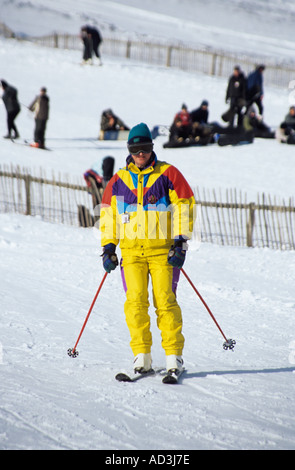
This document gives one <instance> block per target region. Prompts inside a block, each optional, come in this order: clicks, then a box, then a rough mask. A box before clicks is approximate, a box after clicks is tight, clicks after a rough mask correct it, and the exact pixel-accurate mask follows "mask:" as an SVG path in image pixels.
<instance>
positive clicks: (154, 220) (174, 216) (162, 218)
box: [100, 123, 195, 374]
mask: <svg viewBox="0 0 295 470" xmlns="http://www.w3.org/2000/svg"><path fill="white" fill-rule="evenodd" d="M127 147H128V150H129V152H130V154H129V156H128V157H127V160H126V166H125V167H124V168H122V169H120V170H119V171H118V172H117V173H116V174H115V175H114V176H113V177H112V179H111V180H110V182H109V184H108V185H107V187H106V189H105V192H104V195H103V200H102V209H101V221H100V222H101V224H100V229H101V244H102V247H103V255H102V256H103V266H104V269H105V270H106V271H107V272H111V271H112V270H114V269H115V268H116V267H117V266H118V258H117V255H116V253H115V251H116V247H117V245H119V244H120V248H121V255H122V259H121V275H122V280H123V285H124V289H125V292H126V302H125V306H124V310H125V316H126V322H127V326H128V328H129V332H130V336H131V342H130V346H131V349H132V352H133V354H134V372H135V373H141V374H143V373H146V372H149V371H150V370H151V368H152V357H151V346H152V336H151V332H150V317H149V314H148V308H149V300H148V280H149V277H151V282H152V288H153V301H154V307H155V309H156V314H157V324H158V327H159V329H160V330H161V335H162V346H163V349H164V351H165V355H166V368H167V371H174V372H175V373H176V374H178V373H180V372H181V371H182V370H183V359H182V352H183V347H184V337H183V334H182V313H181V309H180V307H179V305H178V303H177V300H176V287H177V282H178V279H179V274H180V268H181V267H182V266H183V263H184V261H185V256H186V250H187V243H186V242H187V240H188V239H189V238H190V237H191V234H192V230H193V222H194V220H193V219H194V204H195V199H194V195H193V191H192V189H191V188H190V186H189V185H188V183H187V181H186V180H185V178H184V177H183V175H182V174H181V173H180V172H179V171H178V170H177V169H176V168H175V167H174V166H172V165H170V164H168V163H166V162H161V161H159V160H158V159H157V156H156V154H155V153H154V151H153V142H152V136H151V133H150V130H149V128H148V127H147V125H146V124H144V123H140V124H138V125H136V126H135V127H133V128H132V129H131V131H130V132H129V137H128V143H127Z"/></svg>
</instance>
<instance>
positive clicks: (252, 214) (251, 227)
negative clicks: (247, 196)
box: [247, 202, 255, 246]
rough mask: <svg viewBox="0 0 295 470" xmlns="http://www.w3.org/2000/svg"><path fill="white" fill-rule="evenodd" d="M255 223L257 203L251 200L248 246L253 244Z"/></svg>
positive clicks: (248, 220)
mask: <svg viewBox="0 0 295 470" xmlns="http://www.w3.org/2000/svg"><path fill="white" fill-rule="evenodd" d="M254 223H255V203H254V202H250V204H249V207H248V219H247V246H253V230H254Z"/></svg>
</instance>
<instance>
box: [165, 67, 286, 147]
mask: <svg viewBox="0 0 295 470" xmlns="http://www.w3.org/2000/svg"><path fill="white" fill-rule="evenodd" d="M264 70H265V66H264V65H258V66H257V67H256V68H255V70H253V71H252V72H251V73H250V74H249V75H248V77H245V74H244V73H243V72H242V70H241V68H240V66H238V65H237V66H235V67H234V70H233V73H232V75H231V76H230V78H229V80H228V84H227V89H226V95H225V102H226V103H227V104H228V105H229V108H228V109H227V111H226V112H224V113H223V114H222V116H221V118H222V120H223V121H224V122H225V123H228V125H227V126H226V125H220V124H219V123H218V122H209V121H208V117H209V108H208V107H209V102H208V100H203V101H202V102H201V104H200V106H199V107H198V108H197V109H195V110H193V111H190V112H189V111H188V108H187V106H186V105H185V104H183V105H182V107H181V110H180V111H179V112H178V113H177V114H176V115H175V116H174V119H173V122H172V125H171V126H170V134H169V141H168V142H166V143H165V144H164V147H165V148H167V147H186V146H191V145H207V144H208V143H214V142H217V143H218V145H220V146H224V145H239V144H248V143H252V142H253V141H254V139H255V137H260V138H265V139H273V138H275V137H277V138H278V140H279V141H280V142H286V143H289V144H292V143H295V137H293V128H292V112H293V111H292V108H293V107H291V108H290V109H289V112H288V114H287V116H286V117H285V119H284V121H283V122H282V123H281V125H280V126H279V128H278V129H277V130H276V131H274V130H272V129H271V128H270V126H268V125H267V124H266V123H265V122H264V120H263V111H264V109H263V95H264V89H263V72H264ZM294 109H295V108H294ZM290 122H291V124H290ZM288 123H289V124H288Z"/></svg>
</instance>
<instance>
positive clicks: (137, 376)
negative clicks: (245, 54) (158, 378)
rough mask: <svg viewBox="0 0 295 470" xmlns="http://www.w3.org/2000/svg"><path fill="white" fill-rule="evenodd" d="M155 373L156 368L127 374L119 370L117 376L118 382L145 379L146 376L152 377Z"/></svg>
mask: <svg viewBox="0 0 295 470" xmlns="http://www.w3.org/2000/svg"><path fill="white" fill-rule="evenodd" d="M155 374H156V371H155V370H154V369H151V370H149V371H147V372H143V373H140V372H134V373H133V374H130V375H128V374H125V373H124V372H119V373H118V374H117V375H116V377H115V378H116V380H118V382H136V381H137V380H140V379H143V378H145V377H150V376H151V375H155Z"/></svg>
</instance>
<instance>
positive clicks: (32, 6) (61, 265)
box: [0, 0, 295, 452]
mask: <svg viewBox="0 0 295 470" xmlns="http://www.w3.org/2000/svg"><path fill="white" fill-rule="evenodd" d="M1 3H2V4H3V5H1V15H2V18H4V19H6V18H5V14H6V13H5V12H7V11H8V7H9V8H10V10H9V20H10V22H9V21H7V19H6V21H7V23H8V25H9V26H10V24H11V25H12V26H13V25H14V24H16V23H17V21H19V24H20V27H19V31H22V32H25V33H28V32H30V30H31V29H32V28H33V25H35V26H36V25H37V24H38V22H37V21H34V22H33V23H28V22H27V21H29V18H30V19H32V18H33V16H34V15H33V13H34V12H35V11H39V16H40V19H42V18H43V17H44V18H45V19H44V21H45V22H47V24H48V30H49V29H50V30H51V29H53V26H52V25H53V23H54V26H55V27H57V26H58V25H59V24H61V23H59V21H60V19H61V18H64V22H63V26H64V25H65V24H71V27H72V28H74V27H77V25H78V22H79V21H80V20H81V16H80V13H79V12H81V11H82V9H81V8H80V9H79V8H78V7H79V2H78V3H75V4H72V2H71V9H70V11H71V13H68V17H66V16H65V12H66V11H68V8H67V6H68V3H69V2H66V1H65V0H63V1H59V2H55V1H52V0H51V1H50V2H46V1H42V2H41V1H40V2H39V1H34V2H33V1H31V2H27V3H25V2H22V5H24V7H23V8H24V9H25V8H26V9H29V11H30V15H28V16H27V17H24V19H23V21H22V22H21V19H20V15H19V14H15V13H16V12H17V13H19V8H20V7H19V6H18V5H20V4H18V2H13V1H10V2H7V1H6V2H1ZM118 3H119V4H120V5H124V4H125V3H126V4H128V6H129V7H130V8H131V7H132V8H133V10H132V11H133V13H134V14H135V13H136V12H135V10H134V8H135V5H138V4H140V5H141V7H140V8H141V9H144V8H147V9H148V10H149V8H148V7H146V6H143V5H148V6H149V7H151V6H153V7H154V12H153V14H151V12H148V13H149V15H147V18H146V26H145V27H148V26H150V25H151V24H155V28H156V26H157V24H156V23H157V22H156V19H157V18H158V19H159V21H160V20H161V21H162V22H163V14H164V13H165V11H164V10H163V6H161V2H153V1H149V2H132V1H131V0H129V1H128V2H127V1H126V2H124V1H123V0H121V1H120V2H91V1H88V2H83V5H84V6H85V8H84V10H85V11H86V10H87V8H89V12H90V13H91V14H90V16H91V17H93V18H95V17H96V15H98V11H99V14H100V17H101V18H102V19H103V21H105V22H106V21H107V19H108V18H109V17H108V15H109V11H110V9H111V7H113V6H114V5H116V6H118ZM181 3H183V4H188V2H187V1H186V2H181ZM198 3H199V2H198ZM207 3H208V8H209V7H210V6H212V5H214V2H213V1H211V2H207ZM235 3H236V5H235V9H234V14H235V15H239V18H240V19H241V21H242V23H243V24H246V23H247V18H248V17H247V15H252V16H253V15H254V13H253V12H254V11H257V15H258V16H257V17H259V16H260V17H261V16H262V15H266V14H267V12H266V10H265V8H266V6H267V5H268V7H269V22H264V23H263V28H264V29H262V25H261V28H260V30H259V34H260V36H261V37H262V38H263V37H264V38H265V37H267V35H268V31H270V29H271V24H272V23H273V20H274V19H277V15H278V14H279V12H280V11H281V10H280V9H279V6H278V5H281V4H282V2H263V1H258V0H257V1H255V2H252V4H253V5H254V6H255V10H251V11H250V9H248V10H247V11H248V12H247V11H245V8H246V7H247V6H248V7H249V5H250V3H251V2H249V1H248V2H235ZM170 4H171V11H170V12H169V15H168V18H166V28H165V29H163V30H162V34H163V35H166V37H168V39H169V38H170V37H172V32H171V27H172V26H173V25H174V30H173V34H174V32H175V24H177V23H176V20H175V15H176V13H175V12H179V11H180V10H179V8H178V6H179V5H178V4H179V2H177V1H176V0H174V1H171V2H170ZM227 4H229V0H227ZM40 5H42V6H43V10H37V6H38V7H40ZM98 5H99V8H98ZM284 5H285V7H284V8H288V12H289V13H290V17H292V15H294V5H293V4H292V3H291V2H284ZM2 6H3V9H2ZM17 6H18V8H16V7H17ZM214 6H215V5H214ZM4 7H5V8H4ZM256 7H257V8H256ZM258 7H259V8H258ZM270 7H271V8H270ZM46 8H48V9H49V8H50V15H52V16H50V17H48V16H46V15H47V13H48V11H47V10H46ZM116 11H117V13H118V15H116V14H113V16H112V21H113V23H114V24H117V28H118V30H121V29H124V27H125V28H126V30H127V26H128V22H127V20H128V17H129V15H130V11H131V10H130V9H127V8H124V9H123V7H122V9H119V8H118V10H116ZM200 11H201V13H200V15H201V14H202V15H203V16H202V19H204V18H205V16H204V13H205V7H204V6H203V7H202V10H200ZM113 12H114V10H113ZM124 12H125V13H126V14H123V13H124ZM160 14H161V15H160ZM43 15H44V16H43ZM155 15H156V16H155ZM170 16H171V17H173V18H174V22H172V21H169V17H170ZM184 16H185V15H184V10H182V14H179V29H180V30H181V32H183V24H184V23H183V22H184V21H185V20H186V21H191V18H185V17H184ZM140 17H141V18H142V15H141V16H140ZM49 18H50V22H49ZM149 18H151V21H152V22H151V21H150V20H149ZM25 19H26V21H25ZM33 19H34V18H33ZM54 19H56V21H54ZM74 20H76V22H75V21H74ZM225 20H226V17H225V15H223V16H221V18H220V22H221V24H220V25H218V24H217V21H216V18H215V23H214V18H213V17H212V16H210V21H209V20H208V22H207V23H205V22H204V21H203V23H202V24H203V26H204V27H205V26H207V28H208V31H211V33H212V34H211V33H210V34H211V39H212V41H213V37H214V34H213V33H214V31H213V30H212V29H211V28H210V25H211V22H212V24H213V25H215V26H216V28H217V27H220V26H224V25H225V23H224V22H225ZM138 21H139V20H138ZM288 21H289V20H288V17H287V16H286V22H287V25H286V30H287V29H288V24H289V23H288ZM80 22H81V21H80ZM9 23H10V24H9ZM40 23H41V24H42V21H40ZM79 24H80V23H79ZM143 24H144V23H142V25H143ZM171 25H172V26H171ZM133 26H134V25H133V22H132V21H131V20H130V29H132V28H133ZM169 27H170V29H169ZM249 28H250V25H249ZM244 31H245V33H249V34H250V31H249V30H248V29H246V28H245V29H244ZM142 33H147V30H145V29H144V27H143V26H142ZM168 33H169V34H168ZM188 33H189V31H188ZM223 34H224V37H228V38H229V41H231V39H230V37H229V36H227V35H226V28H225V30H224V31H223ZM284 34H285V33H284ZM177 35H178V32H177V28H176V33H175V35H174V37H177ZM273 37H275V35H273ZM288 37H289V39H290V37H292V36H287V34H286V36H285V39H286V40H289V39H288ZM187 39H189V38H187ZM244 47H245V49H246V44H244ZM269 48H270V49H271V44H269ZM250 49H251V47H250ZM274 50H275V52H276V51H277V49H276V48H275V49H274ZM276 53H277V52H276ZM80 61H81V52H80V51H62V50H53V49H44V48H41V47H38V46H34V45H32V44H29V43H23V42H19V41H15V40H3V39H1V40H0V62H1V65H2V67H1V69H2V72H1V74H2V77H1V78H5V79H6V80H7V81H8V82H10V83H11V84H13V85H14V86H16V87H17V88H18V90H19V98H20V101H21V102H22V103H23V108H22V112H21V114H20V115H19V117H18V118H17V125H18V127H19V130H20V133H21V135H22V137H23V138H28V139H30V138H31V137H32V134H33V128H34V121H33V118H32V116H31V114H30V113H29V112H28V111H27V110H26V108H25V107H24V105H29V104H30V102H31V101H32V100H33V98H34V96H35V95H36V94H37V93H38V91H39V89H40V87H41V86H47V88H48V93H49V96H50V99H51V113H50V120H49V122H48V130H47V144H48V146H49V147H50V148H51V149H52V152H39V151H38V150H36V149H31V148H26V147H21V146H18V145H14V144H12V143H11V142H7V141H6V140H3V141H2V142H1V147H0V164H1V165H4V164H8V165H10V164H12V165H20V166H25V167H28V168H30V169H31V170H32V171H34V172H38V169H39V168H40V167H42V168H43V169H44V170H46V172H47V173H48V174H51V172H52V171H54V172H55V174H58V173H61V174H63V175H71V176H72V177H75V178H81V183H82V175H83V172H84V171H85V170H86V169H88V168H89V167H90V166H91V164H92V163H93V162H95V161H97V160H98V159H100V158H102V157H103V156H105V155H108V154H111V155H113V156H114V157H115V159H116V168H115V169H118V168H119V167H121V166H122V165H123V164H124V161H125V157H126V144H125V143H124V142H100V141H98V140H97V135H98V131H99V121H100V114H101V112H102V110H103V109H105V108H108V107H112V108H113V110H114V111H115V112H116V113H117V114H118V115H119V116H120V117H122V119H123V120H124V121H125V122H126V123H127V124H129V125H130V126H133V125H135V124H137V123H138V122H140V121H144V122H147V124H148V125H149V126H150V127H153V126H154V125H156V124H170V122H171V120H172V118H173V116H174V114H175V112H176V111H177V110H178V109H179V107H180V105H181V104H182V102H186V104H187V105H188V107H189V108H190V109H193V108H195V107H197V106H198V105H199V104H200V102H201V101H202V99H204V98H207V99H209V102H210V120H212V121H213V120H217V121H219V122H220V121H221V119H220V115H221V113H222V112H223V111H224V110H225V103H224V96H225V89H226V80H223V79H220V78H216V77H206V76H204V75H201V74H189V73H185V72H181V71H176V70H168V69H165V68H157V67H154V66H147V65H146V66H145V65H142V64H137V63H135V62H128V61H122V60H120V61H119V60H116V59H114V58H111V57H103V63H104V65H103V66H102V67H98V66H93V67H81V66H80V65H79V63H80ZM289 93H290V90H287V89H286V90H285V89H278V88H272V87H268V86H266V94H265V121H266V122H267V123H268V124H270V125H272V126H273V127H276V126H277V125H278V124H279V123H280V122H281V120H282V119H283V117H284V115H285V114H286V112H287V109H288V106H289V101H290V96H289ZM0 128H1V132H2V134H1V135H4V133H5V132H6V124H5V110H4V107H3V105H2V104H0ZM164 141H165V138H163V137H160V138H157V139H156V140H155V150H156V153H157V154H158V157H159V159H165V160H167V161H169V162H171V163H172V164H175V165H177V167H178V168H179V169H180V170H181V171H182V172H183V174H184V175H185V177H186V178H187V180H188V181H189V182H190V184H191V185H192V187H196V186H199V187H200V188H207V189H218V188H220V189H221V191H225V189H227V188H237V189H238V190H239V191H245V192H246V193H247V197H248V200H250V199H251V198H253V200H255V199H256V195H257V193H261V192H265V193H266V194H271V195H276V196H278V197H280V198H286V199H288V198H289V197H293V196H294V176H293V175H294V170H295V168H294V167H295V159H294V148H293V147H292V146H285V145H282V144H279V143H278V142H276V141H267V140H264V141H263V140H258V139H257V140H256V141H255V143H254V144H253V145H248V146H243V147H240V148H234V147H223V148H221V147H218V146H216V145H212V146H210V147H204V148H198V149H196V148H195V149H193V148H190V149H185V150H175V149H174V150H171V149H165V150H164V149H163V147H162V144H163V142H164ZM99 239H100V234H99V232H98V231H97V230H96V229H95V228H93V229H82V228H74V227H69V226H65V225H58V224H51V223H46V222H44V221H42V220H41V219H40V218H39V217H35V218H33V217H26V216H22V215H18V214H0V259H1V264H0V278H1V293H0V305H1V313H0V315H1V335H0V373H1V406H0V448H1V449H4V450H8V449H13V450H29V449H35V450H41V449H42V450H43V449H44V450H45V449H46V450H70V449H71V450H90V449H93V450H103V449H108V450H109V451H115V450H124V451H129V452H132V451H139V450H142V449H147V450H159V449H160V450H166V451H168V450H173V451H177V450H178V451H179V450H184V451H185V450H190V449H194V450H204V449H209V450H234V449H238V450H242V449H259V450H278V449H282V450H287V449H293V450H294V448H295V446H294V442H295V418H294V417H295V405H294V378H295V376H294V373H295V337H294V313H295V299H294V278H295V253H294V252H293V251H286V252H284V251H275V250H269V249H249V248H240V247H224V246H223V247H221V246H217V245H211V244H205V243H203V244H201V246H198V245H197V243H196V242H192V243H191V244H190V250H189V252H188V256H187V260H186V263H185V266H184V268H185V271H186V272H187V274H188V275H189V277H190V278H191V279H192V281H193V282H194V283H195V285H196V287H197V288H198V290H199V291H200V293H201V294H202V296H203V297H204V299H205V301H206V302H207V303H208V305H209V306H210V308H211V310H212V312H213V314H214V315H215V317H216V319H217V321H218V323H219V324H220V326H221V327H222V329H223V331H224V332H225V334H226V335H227V336H228V337H230V338H233V339H235V340H236V341H237V345H236V347H235V350H234V351H233V352H231V351H224V350H223V348H222V344H223V338H222V336H221V335H220V332H219V331H218V330H217V328H216V325H215V324H214V323H213V321H212V319H211V318H210V316H209V314H208V312H207V311H206V309H205V308H204V306H203V304H202V303H201V302H200V300H199V299H198V297H197V296H196V294H195V292H194V291H193V289H192V288H191V286H190V285H189V284H188V282H187V280H186V279H185V278H184V277H183V276H182V277H181V280H180V284H179V288H178V300H179V303H180V305H181V307H182V311H183V316H184V335H185V338H186V344H185V351H184V359H185V366H186V368H187V372H186V375H185V376H184V377H183V379H182V383H181V385H179V386H165V385H163V384H162V383H161V376H156V377H151V378H147V379H144V380H142V381H140V382H137V383H134V384H122V383H117V382H116V381H115V380H114V376H115V374H116V373H117V372H118V371H119V370H125V371H128V370H130V366H131V363H132V356H131V351H130V348H129V335H128V331H127V327H126V325H125V319H124V313H123V305H124V292H123V288H122V285H121V280H120V274H119V271H118V270H116V271H115V272H113V273H111V274H110V275H109V276H107V278H106V281H105V283H104V285H103V288H102V290H101V293H100V294H99V297H98V300H97V302H96V305H95V307H94V309H93V311H92V313H91V316H90V319H89V322H88V324H87V326H86V328H85V330H84V333H83V335H82V337H81V340H80V343H79V345H78V348H77V349H78V351H79V353H80V354H79V356H78V358H76V359H72V358H69V356H68V355H67V349H68V348H70V347H73V346H74V344H75V342H76V339H77V337H78V334H79V332H80V330H81V328H82V325H83V322H84V320H85V317H86V315H87V312H88V309H89V307H90V305H91V302H92V300H93V298H94V295H95V293H96V291H97V288H98V286H99V284H100V282H101V280H102V277H103V275H104V271H103V268H102V264H101V259H100V256H99V255H100V252H101V250H100V241H99ZM150 310H151V311H150V313H151V318H152V332H153V338H154V345H153V360H154V365H155V366H156V367H161V366H163V365H164V353H163V351H162V349H161V344H160V335H159V331H158V330H157V327H156V321H155V315H154V313H153V308H152V306H151V308H150Z"/></svg>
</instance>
